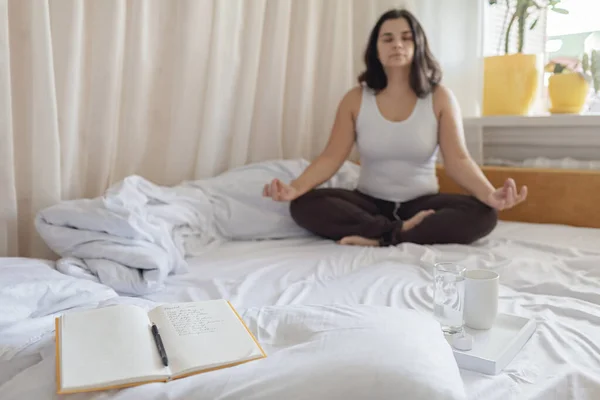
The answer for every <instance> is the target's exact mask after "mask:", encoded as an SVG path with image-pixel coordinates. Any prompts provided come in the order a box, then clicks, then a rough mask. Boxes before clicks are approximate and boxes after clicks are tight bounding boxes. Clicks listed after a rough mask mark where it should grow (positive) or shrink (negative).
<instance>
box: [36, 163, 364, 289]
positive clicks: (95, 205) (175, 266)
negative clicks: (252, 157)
mask: <svg viewBox="0 0 600 400" xmlns="http://www.w3.org/2000/svg"><path fill="white" fill-rule="evenodd" d="M307 166H308V161H307V160H304V159H297V160H283V161H281V160H275V161H267V162H261V163H256V164H252V165H246V166H243V167H240V168H237V169H233V170H231V171H228V172H226V173H223V174H221V175H219V176H217V177H214V178H210V179H203V180H199V181H191V182H184V183H182V184H180V185H176V186H173V187H165V186H159V185H156V184H154V183H152V182H150V181H148V180H146V179H143V178H142V177H140V176H135V175H134V176H130V177H127V178H126V179H124V180H123V181H121V182H118V183H116V184H115V185H113V186H112V187H110V188H109V189H108V190H107V191H106V193H105V194H104V195H103V196H101V197H98V198H94V199H76V200H70V201H64V202H61V203H58V204H55V205H52V206H50V207H48V208H46V209H44V210H42V211H41V212H39V213H38V215H37V216H36V219H35V225H36V228H37V231H38V232H39V234H40V236H41V237H42V239H43V240H44V241H45V242H46V244H47V245H48V246H49V247H50V248H51V249H52V250H53V251H54V252H55V253H57V254H58V255H60V256H61V259H60V260H59V261H58V263H57V268H58V270H60V271H61V272H63V273H65V274H68V275H72V276H76V277H80V278H84V279H90V280H94V281H97V282H101V283H104V284H106V285H108V286H110V287H112V288H113V289H115V290H116V291H117V292H118V293H119V294H124V295H144V294H148V293H153V292H157V291H160V290H161V289H162V287H163V283H164V281H165V279H166V277H167V276H168V275H171V274H180V273H184V272H186V271H187V262H186V257H188V256H190V255H193V254H198V253H201V252H203V251H205V249H206V248H207V247H208V246H209V245H210V244H211V243H218V242H221V241H223V240H245V239H270V238H278V239H281V238H289V237H299V236H306V234H307V233H306V231H304V230H303V229H302V228H300V227H298V226H297V225H296V224H295V223H294V221H293V220H292V219H291V217H290V215H289V206H288V204H287V203H279V202H274V201H271V200H270V199H266V198H263V197H262V188H263V185H264V184H265V183H267V182H269V181H270V180H272V179H273V178H279V179H281V180H283V181H285V182H289V181H290V180H292V179H294V178H295V177H297V176H298V175H299V174H300V173H302V171H303V170H304V169H305V168H306V167H307ZM357 178H358V167H357V166H356V165H355V164H352V163H349V162H347V163H346V164H344V166H343V167H342V168H341V169H340V171H338V173H337V174H336V175H335V176H333V177H332V178H331V179H330V180H329V181H327V182H325V183H324V184H323V185H321V186H322V187H347V188H351V187H354V186H355V185H356V181H357Z"/></svg>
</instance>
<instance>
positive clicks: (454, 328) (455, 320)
mask: <svg viewBox="0 0 600 400" xmlns="http://www.w3.org/2000/svg"><path fill="white" fill-rule="evenodd" d="M465 270H466V268H465V267H462V266H461V265H460V264H457V263H453V262H442V263H437V264H435V265H434V271H433V278H434V282H435V285H434V293H433V314H434V317H435V318H436V319H437V320H438V322H439V323H440V325H441V326H442V331H444V333H445V334H447V335H453V334H455V333H460V332H462V330H463V324H464V321H463V309H464V299H465V277H464V273H465Z"/></svg>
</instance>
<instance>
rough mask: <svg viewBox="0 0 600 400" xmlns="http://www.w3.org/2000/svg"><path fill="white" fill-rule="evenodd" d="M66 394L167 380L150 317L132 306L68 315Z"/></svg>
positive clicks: (63, 373)
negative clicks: (153, 378) (160, 378)
mask: <svg viewBox="0 0 600 400" xmlns="http://www.w3.org/2000/svg"><path fill="white" fill-rule="evenodd" d="M61 320H62V321H61V324H62V325H61V343H60V350H61V381H62V387H63V390H69V389H81V388H96V387H101V386H106V385H114V384H124V383H129V382H137V381H142V380H148V379H149V378H151V377H153V376H156V375H168V372H169V370H168V368H165V367H163V365H162V363H161V361H160V358H159V356H158V352H157V350H156V345H155V343H154V341H153V337H152V333H151V331H150V322H149V320H148V316H147V314H146V311H145V310H144V309H142V308H139V307H135V306H130V305H118V306H110V307H105V308H100V309H94V310H86V311H79V312H73V313H68V314H65V315H64V316H63V318H62V319H61Z"/></svg>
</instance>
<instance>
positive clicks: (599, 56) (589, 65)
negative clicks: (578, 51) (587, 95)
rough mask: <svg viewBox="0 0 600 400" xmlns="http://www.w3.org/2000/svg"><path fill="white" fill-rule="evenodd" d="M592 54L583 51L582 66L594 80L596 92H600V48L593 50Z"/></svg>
mask: <svg viewBox="0 0 600 400" xmlns="http://www.w3.org/2000/svg"><path fill="white" fill-rule="evenodd" d="M590 54H591V56H590ZM590 54H588V53H583V57H582V59H581V67H582V68H583V73H584V74H585V75H586V76H587V77H589V78H590V79H591V81H592V82H593V85H594V92H595V93H598V92H600V50H592V51H591V53H590Z"/></svg>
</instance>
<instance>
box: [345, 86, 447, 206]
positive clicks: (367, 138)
mask: <svg viewBox="0 0 600 400" xmlns="http://www.w3.org/2000/svg"><path fill="white" fill-rule="evenodd" d="M362 93H363V94H362V101H361V105H360V111H359V113H358V117H357V120H356V135H357V139H356V141H357V148H358V152H359V155H360V164H361V168H360V177H359V180H358V187H357V189H358V190H359V191H361V192H363V193H365V194H367V195H370V196H373V197H376V198H378V199H382V200H388V201H393V202H404V201H407V200H411V199H414V198H416V197H419V196H423V195H427V194H433V193H437V192H438V190H439V185H438V180H437V175H436V171H435V164H436V160H437V153H438V149H439V147H438V122H437V118H436V116H435V112H434V109H433V96H432V95H431V94H430V95H429V96H427V97H426V98H423V99H421V98H418V100H417V103H416V105H415V108H414V109H413V112H412V114H411V115H410V116H409V117H408V118H407V119H405V120H404V121H401V122H393V121H389V120H387V119H386V118H385V117H384V116H383V115H382V114H381V113H380V111H379V107H378V106H377V103H376V101H375V94H374V92H373V91H372V90H371V89H369V88H367V87H363V90H362Z"/></svg>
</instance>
